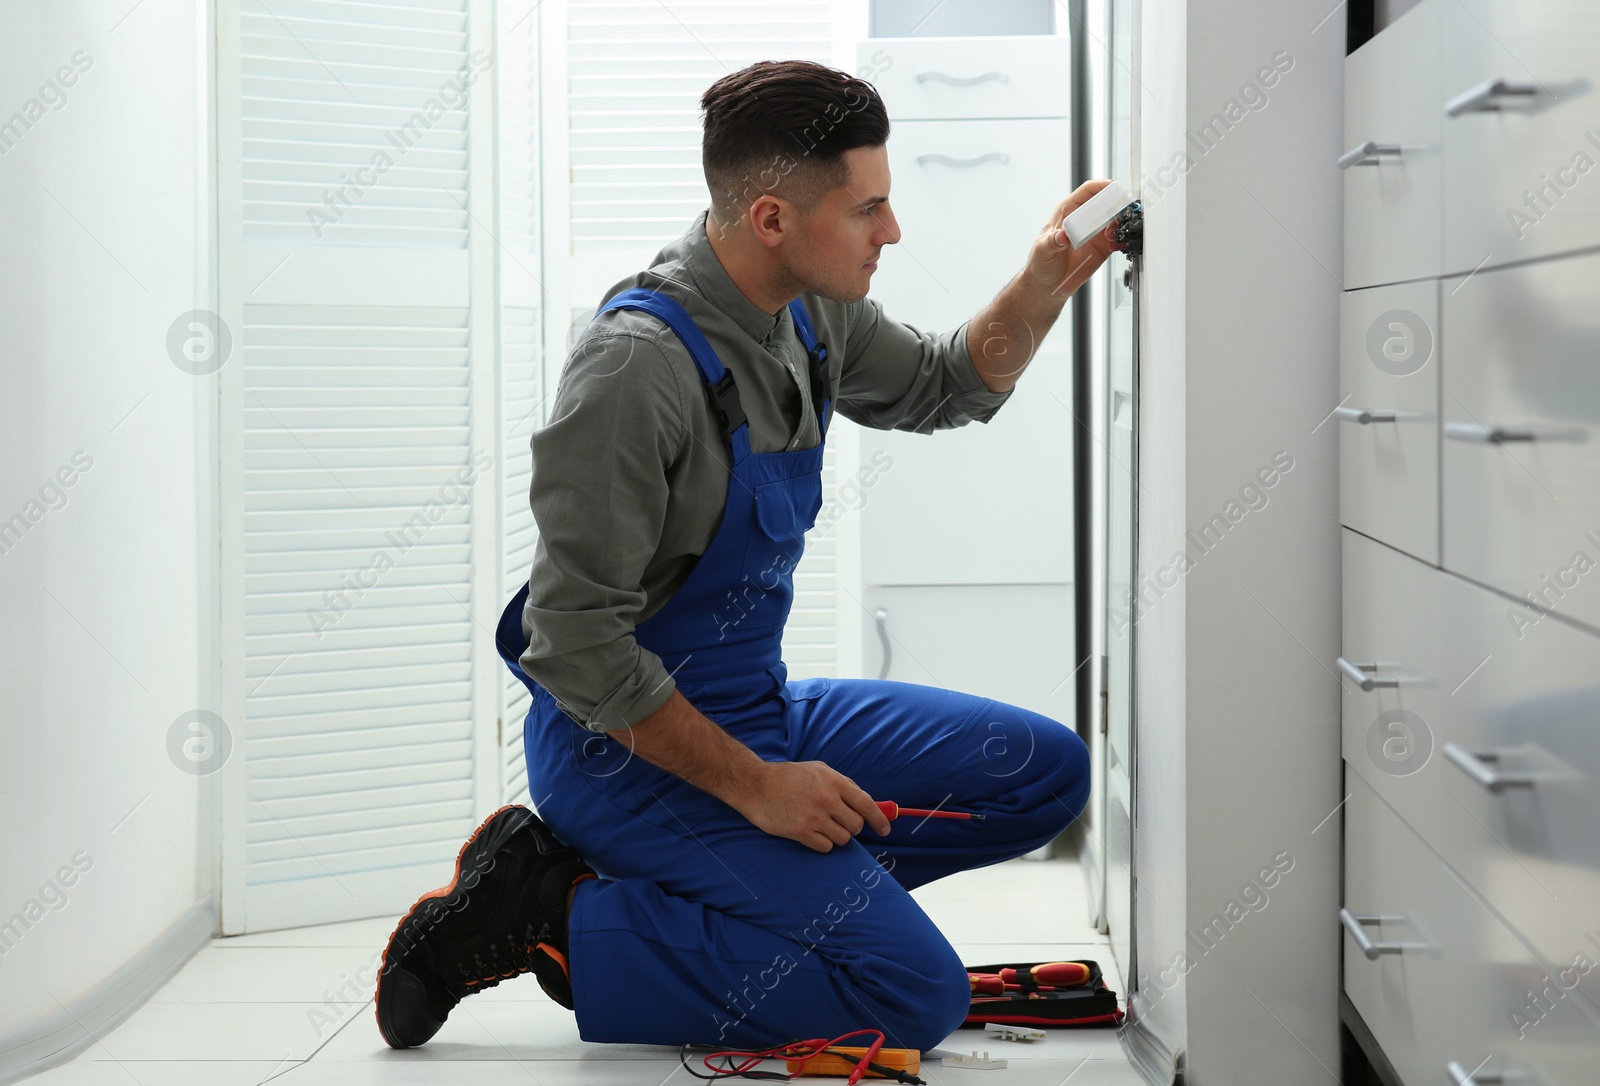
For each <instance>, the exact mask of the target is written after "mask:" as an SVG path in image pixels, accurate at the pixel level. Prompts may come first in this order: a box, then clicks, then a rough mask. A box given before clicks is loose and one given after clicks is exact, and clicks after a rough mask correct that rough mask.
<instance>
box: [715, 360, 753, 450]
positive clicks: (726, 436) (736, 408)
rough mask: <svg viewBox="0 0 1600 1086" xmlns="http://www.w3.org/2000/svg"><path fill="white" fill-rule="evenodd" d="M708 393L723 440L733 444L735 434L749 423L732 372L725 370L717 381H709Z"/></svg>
mask: <svg viewBox="0 0 1600 1086" xmlns="http://www.w3.org/2000/svg"><path fill="white" fill-rule="evenodd" d="M706 393H707V395H708V396H710V398H711V410H712V411H714V412H715V413H716V416H717V421H718V422H719V423H720V424H721V426H722V439H723V440H724V441H727V442H729V443H730V444H731V443H732V441H733V432H734V431H735V430H737V429H738V428H739V427H741V426H743V425H744V424H745V423H746V422H747V421H749V417H748V416H747V415H746V414H745V413H744V405H743V404H742V403H740V402H739V389H738V386H736V385H735V384H734V383H733V373H732V371H730V370H727V369H724V370H723V371H722V376H721V377H720V378H718V379H717V380H716V381H707V382H706Z"/></svg>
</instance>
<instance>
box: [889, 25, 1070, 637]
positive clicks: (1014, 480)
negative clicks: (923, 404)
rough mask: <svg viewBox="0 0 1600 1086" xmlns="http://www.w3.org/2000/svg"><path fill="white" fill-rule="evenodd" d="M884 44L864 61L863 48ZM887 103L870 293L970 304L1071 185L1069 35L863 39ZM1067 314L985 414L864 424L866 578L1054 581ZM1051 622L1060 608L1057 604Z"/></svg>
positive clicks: (1060, 546) (980, 303)
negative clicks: (935, 425)
mask: <svg viewBox="0 0 1600 1086" xmlns="http://www.w3.org/2000/svg"><path fill="white" fill-rule="evenodd" d="M874 56H878V57H879V58H880V61H879V63H878V64H876V65H874V63H873V57H874ZM884 58H887V60H888V61H889V67H888V68H887V70H884V71H882V72H881V73H880V74H879V75H878V76H877V77H876V78H877V86H878V89H879V92H880V94H881V95H882V96H883V99H884V103H885V105H886V107H887V108H888V110H889V115H890V118H891V121H892V124H893V130H892V132H891V134H890V137H889V163H890V174H891V178H892V182H891V188H890V205H891V206H892V207H893V208H894V211H895V215H896V218H897V219H898V221H899V223H900V227H901V230H902V233H903V236H902V239H901V241H900V243H899V244H898V245H892V246H889V247H887V248H886V249H885V250H884V253H883V256H882V258H881V264H880V269H879V271H878V274H877V275H876V276H875V277H874V282H873V287H872V297H873V298H875V299H877V300H878V301H879V302H881V303H882V304H883V307H884V310H885V312H887V313H888V314H889V315H891V316H893V317H895V318H896V319H897V320H900V321H903V322H905V323H907V324H910V325H912V326H914V327H917V328H921V329H925V330H930V331H944V330H947V329H952V328H955V327H956V326H957V325H959V324H961V323H962V322H963V321H966V320H968V319H970V318H972V317H975V316H976V315H977V314H978V312H979V310H981V309H982V308H983V307H984V306H985V305H986V304H988V302H990V301H991V300H992V299H993V298H994V296H995V295H996V294H998V293H999V292H1000V290H1001V289H1002V288H1003V287H1004V286H1005V285H1006V283H1007V282H1009V281H1010V279H1011V277H1012V276H1014V275H1015V274H1016V273H1017V272H1018V271H1020V270H1021V269H1022V267H1023V265H1024V263H1025V261H1026V259H1027V256H1028V251H1029V247H1030V246H1031V245H1032V244H1033V242H1034V240H1035V239H1036V238H1037V237H1038V234H1039V232H1040V230H1041V229H1042V228H1043V226H1044V225H1045V222H1046V221H1047V220H1048V219H1049V217H1050V215H1051V213H1052V211H1053V210H1054V208H1055V206H1056V204H1057V203H1059V202H1060V201H1061V200H1062V199H1063V198H1064V197H1065V196H1066V195H1067V194H1068V192H1069V191H1070V189H1069V187H1068V179H1069V177H1070V148H1071V138H1070V137H1071V129H1070V126H1069V125H1068V122H1067V113H1068V107H1069V104H1070V101H1069V97H1068V84H1067V74H1066V73H1067V70H1068V69H1067V58H1068V54H1067V41H1066V39H1064V38H1056V37H1031V38H983V39H940V38H931V39H882V38H880V39H871V40H869V41H867V42H865V43H863V44H862V46H861V60H862V64H863V65H864V66H868V67H878V68H881V67H882V61H883V59H884ZM1070 336H1071V331H1070V316H1069V314H1068V313H1067V312H1065V311H1064V312H1063V314H1062V317H1061V319H1060V320H1058V321H1057V322H1056V325H1055V327H1054V328H1053V329H1052V330H1051V331H1050V333H1049V335H1048V336H1044V337H1042V339H1041V341H1040V344H1039V352H1038V354H1037V356H1036V357H1035V358H1034V359H1033V361H1032V363H1031V364H1030V365H1029V366H1028V369H1027V371H1026V373H1024V374H1023V376H1022V378H1021V380H1020V381H1019V383H1018V385H1017V388H1016V391H1015V393H1014V394H1013V395H1012V397H1011V399H1010V400H1009V401H1008V402H1007V403H1006V404H1005V405H1004V406H1003V407H1002V408H1001V409H1000V411H999V413H998V414H997V415H996V416H995V418H994V420H993V421H992V422H989V423H987V424H984V423H969V424H967V425H966V426H963V427H959V428H956V429H954V430H942V431H939V432H937V433H935V434H932V435H927V434H914V433H906V432H899V431H879V430H863V431H862V433H861V458H862V460H863V462H873V463H882V462H889V463H892V464H893V465H894V466H893V468H892V469H891V470H889V471H886V472H883V473H882V475H881V478H880V480H879V481H878V482H877V483H876V484H875V485H874V487H873V489H872V491H871V493H870V494H869V495H868V498H867V501H866V502H865V503H864V505H863V507H862V510H861V548H862V579H863V581H864V582H865V583H866V584H869V585H873V584H898V585H914V584H925V585H958V584H1057V585H1059V584H1064V583H1066V582H1068V581H1070V579H1071V576H1072V572H1071V571H1072V430H1073V425H1074V423H1073V421H1072V413H1071V408H1070V405H1071V402H1072V397H1071V388H1072V375H1071V356H1070V353H1069V350H1070ZM1058 621H1059V622H1060V623H1062V624H1067V623H1070V622H1071V609H1070V607H1068V608H1066V609H1064V610H1063V611H1062V612H1061V614H1060V615H1059V618H1058Z"/></svg>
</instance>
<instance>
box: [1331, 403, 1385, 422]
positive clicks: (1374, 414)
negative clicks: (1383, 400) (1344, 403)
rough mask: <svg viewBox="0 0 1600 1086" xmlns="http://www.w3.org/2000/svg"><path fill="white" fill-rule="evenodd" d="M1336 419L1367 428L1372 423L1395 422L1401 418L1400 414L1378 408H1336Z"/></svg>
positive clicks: (1334, 410)
mask: <svg viewBox="0 0 1600 1086" xmlns="http://www.w3.org/2000/svg"><path fill="white" fill-rule="evenodd" d="M1333 415H1334V418H1338V419H1343V420H1344V421H1345V422H1359V423H1360V424H1361V425H1363V426H1365V425H1367V424H1368V423H1371V422H1394V421H1395V420H1396V419H1397V418H1399V413H1398V412H1395V411H1387V410H1384V409H1382V408H1377V407H1335V408H1334V409H1333Z"/></svg>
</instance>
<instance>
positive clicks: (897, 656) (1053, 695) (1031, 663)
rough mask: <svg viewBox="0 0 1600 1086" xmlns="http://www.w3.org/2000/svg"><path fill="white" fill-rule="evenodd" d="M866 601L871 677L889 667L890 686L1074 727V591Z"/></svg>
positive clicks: (937, 591) (927, 590) (952, 589)
mask: <svg viewBox="0 0 1600 1086" xmlns="http://www.w3.org/2000/svg"><path fill="white" fill-rule="evenodd" d="M861 602H862V603H863V604H864V606H863V608H862V624H863V629H862V636H861V639H862V643H863V644H864V645H865V646H866V657H867V660H866V663H867V666H866V673H867V674H868V675H870V676H877V675H878V674H880V672H882V671H883V662H884V660H885V658H887V659H888V661H889V667H888V669H887V672H886V673H885V674H884V678H887V679H895V680H898V681H900V682H911V683H921V684H923V685H925V686H942V687H945V688H947V689H950V690H960V691H963V692H965V693H968V694H977V695H979V696H980V697H986V698H994V699H996V700H998V701H1003V702H1006V703H1007V704H1010V705H1018V706H1021V707H1022V708H1024V709H1032V710H1033V711H1034V712H1036V713H1043V714H1044V715H1045V716H1048V717H1052V718H1053V719H1056V720H1062V721H1071V720H1072V714H1073V699H1074V696H1075V688H1074V687H1073V684H1072V682H1071V675H1072V669H1073V664H1072V657H1073V653H1072V625H1071V623H1070V622H1063V621H1061V620H1060V617H1059V616H1063V615H1065V616H1070V615H1071V614H1072V586H1071V585H1065V584H1058V585H915V586H880V587H873V588H868V589H866V591H865V593H864V594H863V595H862V597H861ZM880 613H881V614H882V616H883V617H882V618H881V619H880V618H879V617H878V616H879V614H880Z"/></svg>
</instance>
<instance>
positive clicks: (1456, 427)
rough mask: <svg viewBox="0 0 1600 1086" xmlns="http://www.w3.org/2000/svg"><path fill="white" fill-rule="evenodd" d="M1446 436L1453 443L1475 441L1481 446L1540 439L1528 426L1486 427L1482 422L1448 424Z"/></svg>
mask: <svg viewBox="0 0 1600 1086" xmlns="http://www.w3.org/2000/svg"><path fill="white" fill-rule="evenodd" d="M1444 436H1445V437H1447V438H1449V439H1450V440H1452V441H1475V442H1477V443H1478V444H1480V445H1504V444H1505V443H1506V442H1508V441H1535V440H1537V439H1538V436H1539V435H1537V434H1535V433H1534V432H1533V430H1532V428H1531V427H1527V426H1485V425H1484V424H1483V423H1481V422H1447V423H1445V424H1444Z"/></svg>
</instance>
